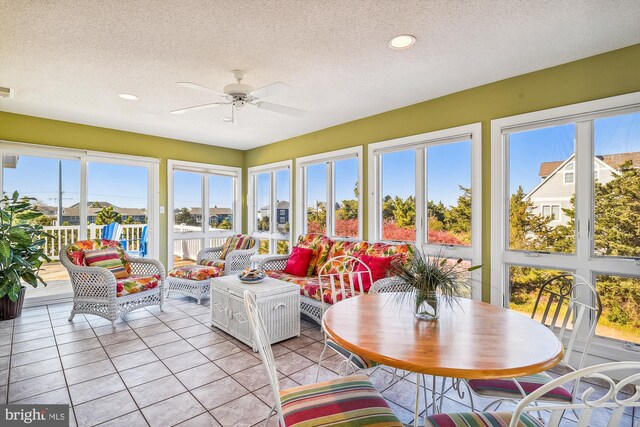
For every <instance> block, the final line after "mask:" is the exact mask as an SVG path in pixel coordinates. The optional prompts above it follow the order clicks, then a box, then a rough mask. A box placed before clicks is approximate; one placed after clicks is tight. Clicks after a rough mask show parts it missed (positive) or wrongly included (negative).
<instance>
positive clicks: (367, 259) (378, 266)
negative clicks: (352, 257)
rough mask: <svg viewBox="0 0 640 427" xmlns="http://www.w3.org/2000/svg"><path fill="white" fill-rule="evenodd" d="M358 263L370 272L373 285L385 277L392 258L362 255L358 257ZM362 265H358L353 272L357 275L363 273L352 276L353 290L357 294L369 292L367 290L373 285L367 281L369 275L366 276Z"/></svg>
mask: <svg viewBox="0 0 640 427" xmlns="http://www.w3.org/2000/svg"><path fill="white" fill-rule="evenodd" d="M360 261H362V263H364V264H365V265H366V266H367V267H369V269H370V270H371V278H372V279H373V283H375V282H377V281H378V280H380V279H382V278H385V277H387V271H389V269H390V268H391V262H392V261H393V257H375V256H369V255H362V256H361V257H360ZM362 263H360V262H359V263H358V266H357V267H356V269H355V272H356V273H357V272H360V271H362V272H364V273H363V274H354V275H353V276H354V277H353V288H354V289H356V290H357V291H358V292H369V288H371V285H373V283H372V282H370V281H369V274H367V269H366V268H365V266H364V265H362ZM360 285H362V289H361V288H360Z"/></svg>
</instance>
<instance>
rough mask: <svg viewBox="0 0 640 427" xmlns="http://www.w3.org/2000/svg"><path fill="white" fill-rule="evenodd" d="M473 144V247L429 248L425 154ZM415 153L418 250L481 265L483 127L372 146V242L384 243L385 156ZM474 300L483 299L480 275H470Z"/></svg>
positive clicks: (470, 126)
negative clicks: (441, 146)
mask: <svg viewBox="0 0 640 427" xmlns="http://www.w3.org/2000/svg"><path fill="white" fill-rule="evenodd" d="M466 140H471V212H472V214H471V246H455V245H437V244H427V242H426V241H425V240H426V236H427V231H428V230H427V227H428V224H427V221H426V215H427V212H426V204H427V203H426V189H425V185H426V177H427V165H426V154H425V150H426V149H427V148H428V147H430V146H434V145H439V144H448V143H455V142H461V141H466ZM405 150H416V181H415V189H416V192H415V200H416V242H415V244H416V246H419V247H422V248H423V249H424V250H425V252H426V253H428V254H437V253H439V252H441V251H442V249H443V247H444V248H445V253H446V254H447V256H450V257H452V258H463V259H466V260H468V261H471V263H472V264H473V265H479V264H481V263H482V124H481V123H472V124H468V125H463V126H457V127H454V128H449V129H442V130H438V131H434V132H427V133H422V134H418V135H412V136H407V137H403V138H397V139H391V140H387V141H381V142H376V143H373V144H369V147H368V157H367V162H368V163H367V166H368V184H369V185H368V195H369V198H368V200H369V202H368V221H369V227H368V235H369V240H372V241H382V212H381V210H382V194H381V191H382V175H381V172H382V163H381V162H382V155H383V154H386V153H391V152H396V151H405ZM471 278H472V280H471V287H472V289H471V296H472V298H473V299H477V300H480V299H481V298H482V284H481V271H480V270H475V271H473V272H472V273H471Z"/></svg>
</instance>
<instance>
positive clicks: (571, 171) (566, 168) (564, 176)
mask: <svg viewBox="0 0 640 427" xmlns="http://www.w3.org/2000/svg"><path fill="white" fill-rule="evenodd" d="M575 164H576V162H575V161H571V162H569V163H567V164H566V165H565V166H564V167H563V168H562V183H563V184H564V185H573V184H575V182H576V166H575ZM570 165H571V166H572V168H571V169H569V166H570ZM567 175H570V176H571V181H570V182H567Z"/></svg>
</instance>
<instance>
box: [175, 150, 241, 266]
mask: <svg viewBox="0 0 640 427" xmlns="http://www.w3.org/2000/svg"><path fill="white" fill-rule="evenodd" d="M167 167H168V170H169V206H170V212H169V224H170V225H169V243H168V247H169V257H168V261H169V264H170V266H173V265H182V264H185V263H193V262H194V261H195V260H196V257H197V255H198V252H199V251H200V250H201V249H203V248H208V247H215V246H222V244H223V243H224V241H225V239H226V238H227V237H228V236H230V235H232V234H234V233H239V232H240V231H241V229H242V220H241V215H240V206H241V201H240V189H241V188H242V187H241V182H240V179H241V178H240V176H241V169H240V168H233V167H226V166H217V165H208V164H202V163H192V162H182V161H176V160H169V161H168V166H167Z"/></svg>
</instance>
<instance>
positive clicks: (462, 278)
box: [391, 245, 482, 321]
mask: <svg viewBox="0 0 640 427" xmlns="http://www.w3.org/2000/svg"><path fill="white" fill-rule="evenodd" d="M409 253H410V259H409V261H408V262H407V263H396V264H394V265H393V266H392V272H391V274H392V275H393V276H396V277H397V278H398V279H400V280H401V281H403V282H404V283H405V284H406V285H407V287H408V288H409V289H410V290H411V292H401V293H398V297H399V298H407V297H409V298H412V299H413V301H412V306H413V307H414V315H415V317H417V318H418V319H421V320H430V321H433V320H438V318H439V317H440V308H441V305H443V304H445V305H448V306H452V305H453V304H454V302H455V301H456V300H457V298H458V297H460V296H464V295H468V294H469V291H470V285H469V274H468V272H470V271H473V270H477V269H478V268H480V267H482V265H475V266H472V267H465V266H464V265H463V259H462V258H458V259H457V260H452V259H450V258H447V257H446V256H445V254H444V251H440V252H439V253H437V254H436V255H427V254H425V253H424V252H423V251H421V250H419V249H414V248H413V246H412V245H409Z"/></svg>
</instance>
